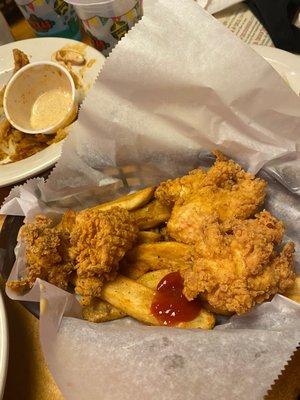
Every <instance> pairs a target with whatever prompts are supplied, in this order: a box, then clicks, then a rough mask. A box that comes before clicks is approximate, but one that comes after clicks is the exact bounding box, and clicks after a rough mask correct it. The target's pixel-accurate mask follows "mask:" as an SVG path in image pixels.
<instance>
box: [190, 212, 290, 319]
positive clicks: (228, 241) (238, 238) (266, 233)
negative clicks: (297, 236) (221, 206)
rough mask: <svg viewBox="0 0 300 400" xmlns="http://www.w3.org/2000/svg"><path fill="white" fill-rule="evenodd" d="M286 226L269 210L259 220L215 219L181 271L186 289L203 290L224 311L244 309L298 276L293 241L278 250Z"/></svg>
mask: <svg viewBox="0 0 300 400" xmlns="http://www.w3.org/2000/svg"><path fill="white" fill-rule="evenodd" d="M283 233H284V228H283V224H282V222H280V221H278V220H277V219H276V218H275V217H273V216H272V215H271V214H270V213H269V212H267V211H263V212H261V213H259V214H257V215H256V218H255V219H249V220H246V221H241V220H234V221H232V223H231V226H230V231H228V226H226V225H222V224H219V223H218V222H216V221H215V222H214V223H210V224H209V225H206V226H205V227H203V228H202V229H201V230H199V240H198V241H197V243H196V244H195V252H194V264H193V266H192V267H191V268H190V269H187V270H185V271H182V275H183V278H184V294H185V296H186V297H187V298H188V299H189V300H192V299H194V298H195V297H197V296H198V295H200V297H201V298H203V299H204V300H206V301H207V302H208V303H209V304H210V305H211V306H212V307H213V308H215V309H218V310H219V312H220V313H222V314H228V313H230V312H235V313H237V314H243V313H245V312H247V311H249V310H250V309H251V308H252V307H253V306H255V305H256V304H259V303H262V302H263V301H264V300H267V299H269V298H270V297H271V296H272V295H274V294H276V293H283V292H284V291H286V290H287V289H288V288H289V287H291V286H292V285H293V283H294V280H295V272H294V268H293V252H294V244H293V243H288V244H286V245H285V246H284V248H283V250H282V251H281V253H279V254H277V252H276V246H277V245H278V244H280V243H281V240H282V236H283Z"/></svg>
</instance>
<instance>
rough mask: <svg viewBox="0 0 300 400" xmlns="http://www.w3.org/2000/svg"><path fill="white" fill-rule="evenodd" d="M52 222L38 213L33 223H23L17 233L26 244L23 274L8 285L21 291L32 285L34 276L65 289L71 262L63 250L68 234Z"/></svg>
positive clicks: (71, 267)
mask: <svg viewBox="0 0 300 400" xmlns="http://www.w3.org/2000/svg"><path fill="white" fill-rule="evenodd" d="M53 225H54V223H53V221H52V219H51V218H48V217H45V216H43V215H38V216H37V217H36V218H35V221H34V222H33V223H30V224H27V225H24V226H23V227H22V229H21V232H20V236H21V239H22V240H23V241H24V242H25V245H26V278H24V279H22V280H20V281H12V282H9V283H8V286H9V287H10V288H11V289H13V290H15V291H18V292H20V293H23V292H24V291H26V290H28V289H30V288H31V287H32V286H33V284H34V282H35V280H36V278H41V279H44V280H46V281H48V282H50V283H52V284H53V285H55V286H58V287H60V288H62V289H67V287H68V284H69V277H70V274H71V273H72V271H73V270H74V265H73V263H72V260H71V258H70V256H69V254H68V252H67V251H65V248H66V246H67V243H66V240H67V238H66V237H65V236H64V235H62V232H61V231H60V230H58V229H56V228H55V227H53Z"/></svg>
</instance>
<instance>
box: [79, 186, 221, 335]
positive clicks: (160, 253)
mask: <svg viewBox="0 0 300 400" xmlns="http://www.w3.org/2000/svg"><path fill="white" fill-rule="evenodd" d="M154 191H155V188H146V189H143V190H140V191H138V192H135V193H133V194H129V195H127V196H124V197H120V198H119V199H117V200H114V201H111V202H109V203H104V204H100V205H98V206H96V207H95V208H96V209H98V210H103V211H104V210H110V209H111V208H113V207H121V208H124V209H126V210H128V211H129V212H130V213H131V214H132V216H133V218H134V220H135V221H136V223H137V225H138V227H139V234H138V241H137V243H136V245H135V247H133V249H132V250H131V251H129V253H127V255H126V256H125V258H124V259H123V260H122V261H121V264H120V268H119V274H118V276H117V278H116V279H115V280H114V281H112V282H108V283H106V284H105V285H104V287H103V290H102V298H101V299H98V298H94V299H93V301H92V303H91V304H90V305H86V306H83V317H84V319H86V320H88V321H92V322H105V321H111V320H115V319H118V318H123V317H124V316H126V315H129V316H131V317H133V318H135V319H137V320H139V321H141V322H144V323H145V324H148V325H160V322H159V321H158V320H157V319H156V318H155V317H154V316H153V315H152V313H151V304H152V301H153V297H154V295H155V291H156V287H157V285H158V283H159V282H160V281H161V279H162V278H163V277H164V276H166V275H167V274H169V273H170V272H173V271H178V270H182V269H183V268H186V267H189V265H190V264H189V263H190V260H191V251H192V248H191V246H189V245H186V244H183V243H177V242H175V241H168V240H167V238H166V236H165V233H164V230H165V228H164V225H165V223H166V222H167V221H168V219H169V218H170V210H169V208H168V207H167V206H164V205H163V204H161V203H159V202H158V201H157V200H156V199H155V198H154ZM214 325H215V317H214V315H213V313H211V312H210V311H208V310H206V309H204V308H203V309H202V310H201V311H200V313H199V315H198V316H197V317H196V318H195V319H194V320H192V321H189V322H181V323H179V324H178V325H177V327H179V328H199V329H212V328H213V327H214Z"/></svg>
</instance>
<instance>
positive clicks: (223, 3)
mask: <svg viewBox="0 0 300 400" xmlns="http://www.w3.org/2000/svg"><path fill="white" fill-rule="evenodd" d="M196 1H197V3H198V4H199V5H200V6H201V7H203V8H204V9H205V10H206V11H207V12H209V13H210V14H215V13H217V12H219V11H222V10H224V9H225V8H228V7H230V6H232V5H234V4H237V3H241V1H240V0H196Z"/></svg>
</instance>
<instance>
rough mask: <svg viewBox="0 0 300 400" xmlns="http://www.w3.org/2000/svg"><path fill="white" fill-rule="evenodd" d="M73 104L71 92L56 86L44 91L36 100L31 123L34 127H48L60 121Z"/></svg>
mask: <svg viewBox="0 0 300 400" xmlns="http://www.w3.org/2000/svg"><path fill="white" fill-rule="evenodd" d="M71 104H72V95H71V93H70V92H67V91H65V90H64V89H61V88H55V89H52V90H49V91H47V92H45V93H43V94H42V95H41V96H39V97H38V98H37V99H36V101H35V102H34V104H33V106H32V109H31V115H30V125H31V127H32V128H33V129H46V128H49V127H51V126H53V125H56V124H57V123H59V122H60V121H61V120H62V119H63V118H64V117H65V115H66V114H67V113H68V111H69V109H70V106H71Z"/></svg>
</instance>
